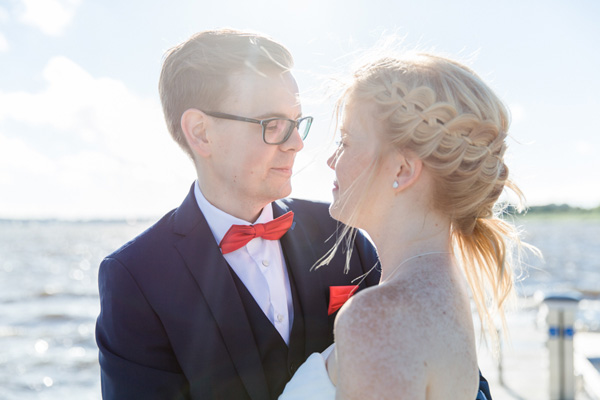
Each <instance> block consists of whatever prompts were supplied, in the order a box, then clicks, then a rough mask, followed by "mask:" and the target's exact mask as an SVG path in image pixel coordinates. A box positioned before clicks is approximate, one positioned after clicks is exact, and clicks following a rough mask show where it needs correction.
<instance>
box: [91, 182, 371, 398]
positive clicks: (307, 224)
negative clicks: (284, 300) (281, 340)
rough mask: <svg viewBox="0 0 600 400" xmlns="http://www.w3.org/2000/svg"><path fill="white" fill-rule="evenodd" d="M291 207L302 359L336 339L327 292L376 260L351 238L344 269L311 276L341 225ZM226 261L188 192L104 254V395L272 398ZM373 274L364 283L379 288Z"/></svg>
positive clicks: (286, 205) (288, 248)
mask: <svg viewBox="0 0 600 400" xmlns="http://www.w3.org/2000/svg"><path fill="white" fill-rule="evenodd" d="M290 210H291V211H294V225H293V227H292V229H290V230H289V231H288V232H287V233H286V234H285V235H284V236H283V237H282V238H281V240H280V242H281V246H282V248H283V251H284V255H285V257H286V260H287V264H288V269H289V271H290V273H291V274H292V276H293V279H294V281H295V285H296V289H297V293H298V298H299V302H300V305H301V310H294V312H295V313H297V312H300V311H301V312H302V314H303V316H304V324H305V331H304V334H305V338H306V343H305V357H308V355H310V354H311V353H313V352H315V351H322V350H324V349H325V348H326V347H327V346H328V345H329V344H330V343H332V342H333V333H332V331H333V322H334V317H335V315H331V316H328V315H327V309H328V302H329V287H330V286H339V285H350V284H352V280H353V279H354V278H356V277H357V276H360V275H362V274H364V273H365V272H367V271H368V270H369V269H371V268H372V267H373V266H374V265H375V263H376V254H375V252H374V250H373V247H372V246H371V245H370V243H369V242H368V240H367V239H366V238H365V237H364V236H362V235H360V234H359V235H357V238H356V241H355V246H354V252H353V256H352V261H351V265H350V272H349V273H348V274H345V273H344V265H345V254H341V252H338V253H340V254H338V255H337V256H336V257H335V259H334V261H333V262H332V263H330V264H329V265H327V266H323V267H321V268H319V269H318V270H313V271H311V267H312V266H313V265H314V263H315V262H316V261H317V260H318V259H319V258H320V257H321V256H323V255H324V254H325V253H326V251H327V250H328V249H330V248H331V246H332V245H333V240H329V241H327V243H325V241H326V240H327V238H328V237H329V236H330V235H332V234H334V232H335V230H336V227H337V223H336V222H335V221H334V220H333V219H331V217H330V216H329V212H328V207H327V205H326V204H323V203H314V202H308V201H304V200H281V201H277V202H274V203H273V214H274V217H278V216H280V215H282V214H284V213H285V212H287V211H290ZM231 273H232V272H231V271H230V269H229V267H228V265H227V262H226V261H225V259H224V258H223V256H222V254H221V251H220V250H219V248H218V245H217V243H216V242H215V240H214V237H213V235H212V233H211V231H210V228H209V226H208V224H207V223H206V220H205V219H204V216H203V215H202V213H201V211H200V209H199V208H198V205H197V203H196V199H195V197H194V194H193V190H190V193H189V194H188V196H187V197H186V199H185V200H184V202H183V203H182V204H181V206H180V207H179V208H177V209H175V210H173V211H171V212H170V213H168V214H167V215H165V216H164V217H163V218H162V219H161V220H160V221H159V222H157V223H156V224H155V225H153V226H152V227H151V228H149V229H148V230H147V231H146V232H144V233H142V234H141V235H140V236H138V237H136V238H135V239H134V240H132V241H131V242H129V243H127V244H126V245H124V246H123V247H122V248H120V249H119V250H117V251H116V252H114V253H113V254H111V255H110V256H108V257H107V258H106V259H105V260H104V261H103V262H102V264H101V266H100V271H99V289H100V302H101V312H100V315H99V317H98V321H97V326H96V340H97V343H98V347H99V349H100V366H101V371H102V372H101V374H102V393H103V396H104V398H105V399H190V398H191V399H253V400H263V399H268V398H269V393H268V387H267V383H266V380H265V376H264V372H263V368H262V365H261V360H260V357H259V352H258V349H257V347H256V344H255V342H254V339H253V336H252V333H251V328H250V325H249V322H248V319H247V317H246V314H245V311H244V307H243V305H242V303H241V300H240V297H239V295H238V292H237V290H236V287H235V283H234V281H233V278H232V276H231ZM378 280H379V274H378V272H377V271H375V270H374V271H373V272H372V273H371V274H369V275H368V277H367V279H366V280H365V282H363V283H362V285H361V287H365V286H366V285H367V284H368V285H375V284H377V282H378Z"/></svg>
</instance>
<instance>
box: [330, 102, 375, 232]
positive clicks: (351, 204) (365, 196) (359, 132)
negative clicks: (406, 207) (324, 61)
mask: <svg viewBox="0 0 600 400" xmlns="http://www.w3.org/2000/svg"><path fill="white" fill-rule="evenodd" d="M370 111H372V110H370V108H369V107H366V106H362V105H361V104H360V103H357V102H351V103H350V104H348V105H347V106H346V107H345V108H344V111H343V118H342V125H341V127H340V134H341V139H340V143H339V145H338V148H337V149H336V151H335V152H334V153H333V154H332V155H331V157H329V159H328V160H327V165H329V167H330V168H331V169H333V170H334V171H335V176H336V178H335V181H334V182H333V190H332V192H333V202H332V203H331V206H330V207H329V212H330V214H331V216H332V217H333V218H335V219H337V220H338V221H341V222H343V223H345V224H349V225H351V226H353V227H358V228H362V227H364V226H363V224H362V222H361V221H363V220H365V218H368V215H366V214H367V213H368V211H367V210H371V209H372V206H374V205H375V204H374V203H375V200H376V193H375V192H376V191H377V187H378V186H377V181H378V177H377V176H376V175H378V174H374V169H373V168H374V165H375V163H376V161H377V157H378V155H379V139H378V135H377V134H376V133H377V132H376V130H377V126H378V124H377V123H376V122H375V121H374V120H373V118H370V117H369V115H372V112H370ZM362 205H368V206H369V207H368V208H366V207H362ZM359 208H362V210H361V209H359ZM364 211H367V212H366V213H365V212H364Z"/></svg>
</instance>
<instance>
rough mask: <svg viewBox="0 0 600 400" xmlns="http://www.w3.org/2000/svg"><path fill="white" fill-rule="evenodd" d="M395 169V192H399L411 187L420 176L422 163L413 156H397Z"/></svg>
mask: <svg viewBox="0 0 600 400" xmlns="http://www.w3.org/2000/svg"><path fill="white" fill-rule="evenodd" d="M396 165H397V167H396V182H398V187H397V188H396V185H394V188H395V190H396V192H400V191H402V190H405V189H407V188H409V187H410V186H412V185H413V184H414V183H415V182H416V181H417V180H418V179H419V177H420V176H421V171H422V170H423V161H422V160H421V159H420V158H418V157H417V156H415V155H414V154H398V158H397V164H396Z"/></svg>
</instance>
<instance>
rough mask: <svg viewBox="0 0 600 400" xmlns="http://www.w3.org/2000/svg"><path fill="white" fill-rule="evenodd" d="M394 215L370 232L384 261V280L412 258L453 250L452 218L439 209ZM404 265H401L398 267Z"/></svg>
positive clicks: (398, 270) (407, 265) (391, 214)
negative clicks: (440, 213)
mask: <svg viewBox="0 0 600 400" xmlns="http://www.w3.org/2000/svg"><path fill="white" fill-rule="evenodd" d="M412 211H413V212H410V213H402V214H401V215H393V213H392V212H391V213H390V215H389V218H386V219H385V220H384V221H382V222H381V223H380V224H378V225H377V226H373V227H369V229H367V232H368V233H369V236H371V239H372V240H373V242H374V243H375V247H376V248H377V252H378V255H379V259H380V262H381V270H382V272H381V281H382V282H383V281H385V280H386V278H388V276H390V274H391V273H392V272H393V273H394V275H397V274H398V273H399V272H401V270H402V269H403V268H408V267H410V263H409V262H406V264H403V265H401V264H402V263H403V262H405V261H408V259H409V258H411V257H415V258H416V256H418V255H425V254H426V253H450V252H451V251H452V244H451V238H450V221H449V219H447V218H444V217H442V216H440V215H439V214H438V213H435V212H431V211H430V212H416V210H412ZM398 266H400V268H398Z"/></svg>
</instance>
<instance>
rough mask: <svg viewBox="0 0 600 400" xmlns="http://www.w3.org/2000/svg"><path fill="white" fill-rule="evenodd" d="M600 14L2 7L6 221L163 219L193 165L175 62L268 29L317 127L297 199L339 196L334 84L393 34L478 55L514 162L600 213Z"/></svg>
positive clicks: (352, 6)
mask: <svg viewBox="0 0 600 400" xmlns="http://www.w3.org/2000/svg"><path fill="white" fill-rule="evenodd" d="M598 20H600V5H599V3H598V2H596V1H593V0H588V1H514V0H510V1H503V2H491V1H465V0H455V1H451V2H449V1H437V0H427V1H421V2H418V1H382V0H370V1H365V0H363V1H348V0H333V1H328V0H320V1H315V0H304V1H283V0H279V1H265V0H256V1H226V0H225V1H214V2H208V1H192V0H187V1H183V0H175V1H168V2H167V1H160V2H159V1H152V0H146V1H141V0H131V1H116V0H103V1H91V0H2V2H0V66H1V71H2V74H0V218H6V217H8V218H33V217H63V218H94V217H139V216H152V217H154V216H159V215H162V214H163V213H164V212H166V211H167V210H169V209H171V208H174V207H176V206H177V205H179V203H180V201H181V200H182V199H183V197H184V196H185V194H186V193H187V190H188V188H189V185H190V184H191V182H192V181H193V179H194V170H193V168H192V164H191V162H189V161H188V160H187V158H186V156H185V155H184V154H183V153H182V152H181V151H180V150H179V148H178V147H177V146H176V145H175V143H173V142H172V141H171V140H170V138H169V135H168V132H167V130H166V128H165V124H164V122H163V120H162V112H161V110H160V103H159V99H158V91H157V82H158V75H159V71H160V64H161V60H162V55H163V53H164V51H165V50H167V49H168V48H169V47H171V46H173V45H175V44H177V43H178V42H180V41H182V40H184V39H186V38H187V37H189V36H190V35H191V34H193V33H194V32H197V31H199V30H203V29H209V28H216V27H224V26H228V27H234V28H240V29H252V30H257V31H261V32H264V33H266V34H269V35H271V36H273V37H274V38H276V39H277V40H279V41H281V42H282V43H284V44H285V45H286V46H287V47H288V48H289V49H290V50H291V51H292V53H293V54H294V56H295V59H296V77H297V80H298V82H299V85H300V89H301V91H302V92H303V94H304V95H306V96H305V101H304V113H305V114H312V115H314V116H315V117H316V118H317V122H316V123H315V125H314V128H313V130H312V131H311V134H310V136H309V138H308V140H307V147H306V148H305V150H304V151H303V152H302V153H303V154H302V153H301V154H300V155H299V157H298V159H297V164H296V169H295V176H294V178H293V179H294V192H293V195H294V196H297V197H303V198H311V199H320V200H328V199H329V198H330V195H331V192H330V190H331V186H332V184H331V182H332V179H333V174H332V172H330V171H329V170H328V169H327V168H326V166H325V159H326V157H327V155H328V154H329V151H330V150H331V149H330V148H327V145H328V143H330V142H331V134H330V130H329V122H330V112H331V102H330V101H327V100H325V99H322V98H321V91H320V90H318V89H319V88H320V87H322V84H323V82H324V81H325V79H326V78H327V77H328V76H331V75H333V74H339V73H344V72H347V71H348V67H349V64H351V62H352V61H353V57H348V56H347V54H349V53H356V52H359V51H361V50H364V49H367V48H369V47H371V46H373V45H374V44H375V43H376V42H377V41H378V39H379V38H380V37H381V36H382V35H383V34H385V33H390V32H395V33H397V34H399V35H401V36H404V37H405V40H404V46H405V47H407V48H413V47H415V46H419V47H420V48H424V49H428V50H436V51H440V52H443V53H445V54H447V55H451V56H456V57H459V58H463V59H464V58H468V59H470V60H471V61H470V62H469V65H470V66H471V67H472V68H473V69H475V71H477V72H478V73H479V74H480V75H481V76H482V77H484V78H485V79H486V81H487V82H488V83H490V85H491V86H492V87H493V88H494V89H495V90H496V91H497V92H498V94H499V95H500V96H501V97H502V98H503V99H504V101H505V102H506V103H507V105H508V106H509V107H510V108H511V110H512V114H513V124H512V129H511V133H512V135H513V136H514V138H515V139H516V140H511V142H510V149H509V155H508V165H509V167H510V168H511V173H512V174H513V177H514V179H515V180H516V181H517V183H518V184H520V186H521V187H522V189H523V191H524V192H525V194H526V196H527V198H528V200H529V203H530V204H545V203H550V202H555V203H563V202H566V203H570V204H573V205H579V206H585V207H592V206H594V207H595V206H597V205H600V128H599V127H598V126H599V125H598V122H597V115H598V114H599V110H600V99H599V94H600V79H599V78H598V75H597V71H600V55H599V54H598V51H599V50H600V28H599V24H598Z"/></svg>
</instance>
